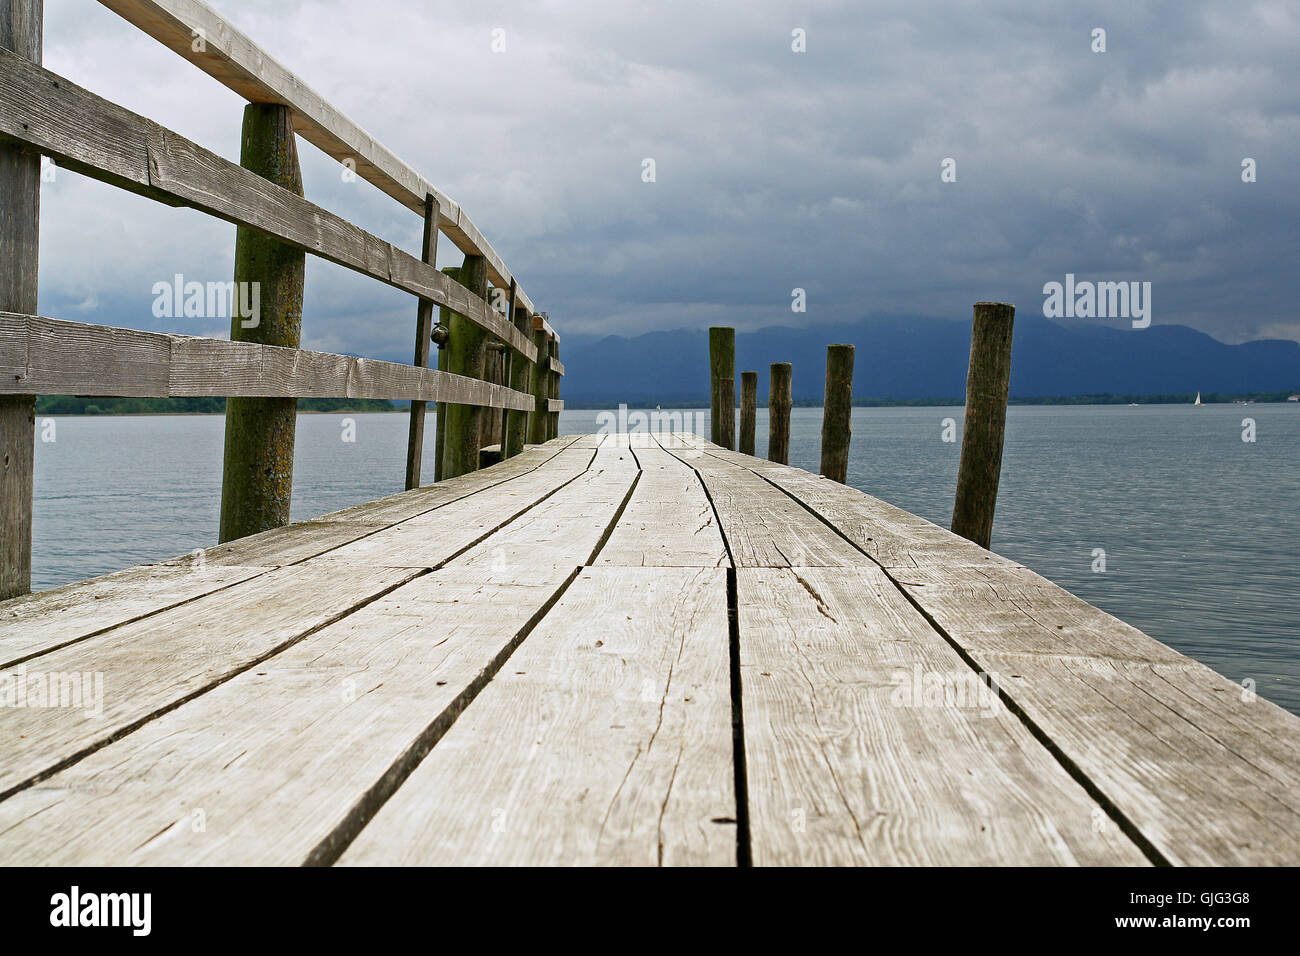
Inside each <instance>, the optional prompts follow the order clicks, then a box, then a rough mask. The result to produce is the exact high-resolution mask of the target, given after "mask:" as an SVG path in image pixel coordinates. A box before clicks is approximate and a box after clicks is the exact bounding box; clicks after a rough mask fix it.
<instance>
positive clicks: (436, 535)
mask: <svg viewBox="0 0 1300 956" xmlns="http://www.w3.org/2000/svg"><path fill="white" fill-rule="evenodd" d="M591 460H592V454H591V452H590V451H587V450H571V451H564V452H561V453H560V454H559V455H557V456H556V457H555V458H554V459H552V460H551V461H549V462H548V463H547V464H546V465H545V466H544V467H542V468H538V469H536V470H534V471H530V472H528V473H526V474H523V475H520V476H519V477H517V478H513V479H511V480H510V481H508V482H504V483H500V484H494V485H491V486H489V487H486V488H484V489H482V490H480V491H478V492H476V493H475V494H474V495H473V496H472V497H471V498H461V499H458V500H455V501H452V502H450V503H449V504H446V505H444V506H442V507H439V508H437V509H435V510H432V511H428V512H425V513H423V514H419V515H416V516H414V517H412V518H409V519H407V520H405V521H402V522H401V523H400V524H395V525H393V526H392V527H389V528H384V529H383V530H381V531H377V532H375V533H374V534H370V535H367V536H366V537H363V538H358V539H357V540H356V541H353V542H351V543H349V544H345V545H343V546H342V547H339V548H336V549H334V550H332V551H330V552H328V553H326V554H324V555H322V556H321V558H320V559H319V560H322V561H327V562H330V563H335V564H359V565H377V566H382V567H400V568H433V567H437V566H439V565H440V564H442V563H443V562H445V561H447V560H448V559H449V558H450V557H451V556H452V555H453V554H455V553H456V552H457V551H459V550H461V549H463V548H466V547H468V546H470V545H471V544H473V543H474V542H476V541H478V540H479V539H480V538H482V537H484V536H485V535H488V534H491V533H492V532H493V531H495V530H497V529H499V528H501V527H502V526H504V525H506V524H507V523H509V522H511V521H514V520H516V519H518V518H520V517H521V516H522V515H524V513H525V512H526V511H528V509H530V508H533V507H534V506H535V505H537V504H538V503H539V502H541V501H543V500H547V499H548V496H551V495H553V494H555V493H556V491H557V489H560V488H562V487H564V486H565V485H567V484H568V483H569V482H572V481H574V480H575V479H577V478H579V477H580V476H582V475H583V473H584V472H586V471H587V470H588V467H589V466H590V464H591ZM551 507H553V502H551V503H549V504H548V506H547V510H548V511H549V510H550V508H551Z"/></svg>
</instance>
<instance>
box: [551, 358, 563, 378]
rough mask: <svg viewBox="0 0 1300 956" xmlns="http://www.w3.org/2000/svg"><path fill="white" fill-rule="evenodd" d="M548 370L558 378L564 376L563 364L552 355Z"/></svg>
mask: <svg viewBox="0 0 1300 956" xmlns="http://www.w3.org/2000/svg"><path fill="white" fill-rule="evenodd" d="M550 369H551V371H552V372H554V373H555V374H556V375H559V376H561V377H563V375H564V363H563V362H561V361H560V360H559V359H557V358H556V357H555V356H554V355H552V356H551V358H550Z"/></svg>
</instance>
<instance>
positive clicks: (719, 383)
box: [709, 325, 736, 450]
mask: <svg viewBox="0 0 1300 956" xmlns="http://www.w3.org/2000/svg"><path fill="white" fill-rule="evenodd" d="M724 389H725V390H726V392H727V396H724V395H723V390H724ZM724 399H725V403H726V404H725V407H724V405H723V403H724ZM728 409H729V411H728ZM709 431H710V435H709V438H710V440H711V441H712V442H713V443H714V444H715V445H721V446H722V447H723V448H730V449H732V450H734V449H735V447H736V330H735V329H732V328H726V327H723V326H717V325H715V326H713V327H711V328H710V329H709Z"/></svg>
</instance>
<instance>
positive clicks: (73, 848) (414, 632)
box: [0, 570, 571, 865]
mask: <svg viewBox="0 0 1300 956" xmlns="http://www.w3.org/2000/svg"><path fill="white" fill-rule="evenodd" d="M569 573H571V572H569ZM567 577H568V573H566V572H553V573H552V574H551V575H550V577H549V578H547V577H541V578H533V577H531V576H529V577H526V578H524V579H521V580H511V579H505V580H502V579H500V578H495V579H493V580H490V581H489V580H487V579H486V578H485V576H484V575H483V574H482V573H480V572H479V571H473V572H466V571H459V572H453V571H451V570H444V571H440V572H437V573H435V574H431V575H427V576H425V577H422V578H419V579H417V580H414V581H411V582H410V583H409V584H407V585H404V586H403V587H401V588H399V589H397V590H396V591H393V592H392V593H390V594H388V595H387V596H385V597H383V598H380V599H379V600H378V601H376V602H374V603H373V604H370V605H368V606H366V607H364V608H362V609H360V610H358V611H356V612H355V613H353V614H351V615H349V616H347V617H345V618H344V619H343V620H341V621H338V622H336V623H334V624H331V625H329V626H328V627H325V628H323V629H322V630H320V631H317V632H316V633H314V634H311V635H310V636H308V637H307V638H305V639H304V640H303V641H301V642H300V643H298V644H295V645H294V646H293V647H291V648H289V649H287V650H285V651H283V652H282V653H280V654H277V655H275V656H274V657H272V658H270V659H269V660H267V661H264V662H262V663H261V664H259V665H258V666H257V667H256V668H255V669H253V670H250V671H245V672H244V673H242V674H240V675H238V676H237V677H235V678H233V679H232V680H230V681H228V682H226V683H224V684H222V685H220V686H218V687H216V688H214V689H212V690H211V691H209V692H208V693H206V694H204V695H202V696H201V697H198V698H196V699H195V700H193V701H190V702H189V703H187V704H185V705H184V706H182V707H180V708H178V709H176V710H174V711H172V712H170V713H168V714H165V715H163V716H162V717H160V718H158V719H157V720H154V721H152V722H150V723H148V724H146V725H145V726H143V727H141V728H140V729H139V730H137V731H136V732H135V733H133V734H129V735H128V736H126V737H125V738H124V739H122V740H119V741H117V742H115V743H113V744H112V745H111V746H109V747H106V748H104V749H103V750H101V751H99V752H98V753H95V754H92V755H91V756H89V757H87V758H86V759H85V760H83V761H81V762H80V763H78V764H75V765H73V766H72V767H69V768H68V769H66V770H64V771H62V772H60V773H58V774H55V775H54V776H53V777H52V778H50V779H49V780H46V781H44V782H43V783H39V784H37V785H36V786H34V787H32V788H30V789H28V790H25V791H23V792H21V793H18V794H15V795H14V796H12V797H10V798H9V799H8V800H6V801H3V802H0V831H2V832H0V863H5V864H16V863H34V862H37V861H39V862H42V863H45V864H53V863H56V862H59V861H62V862H67V863H74V862H75V863H77V864H79V865H93V864H103V865H123V864H151V865H192V864H222V865H296V864H300V863H302V862H303V861H304V860H306V859H307V857H308V855H309V854H310V853H311V852H312V849H313V848H314V847H315V846H317V845H318V844H319V843H321V842H322V841H324V840H326V839H327V838H328V837H329V836H330V834H331V832H332V831H334V830H335V829H336V828H337V827H339V826H341V825H342V824H343V823H344V822H345V820H347V818H348V816H349V814H350V813H352V812H353V811H354V808H356V807H357V806H365V805H366V803H367V794H368V792H369V791H370V790H371V788H372V787H374V786H375V785H376V783H377V782H378V781H380V780H381V779H382V778H383V777H384V775H385V774H386V773H387V772H388V771H389V769H390V767H392V766H393V765H395V764H401V763H402V762H403V761H404V760H407V759H410V758H409V757H408V748H411V747H412V746H415V745H417V743H418V741H420V740H421V739H422V738H424V737H427V738H429V741H430V743H431V742H432V740H436V739H437V737H438V736H440V735H441V733H442V732H444V731H445V730H446V727H447V726H449V725H450V724H451V722H452V721H453V720H455V719H456V716H457V714H458V713H459V712H460V710H461V709H462V708H463V706H464V704H465V702H466V700H467V699H468V698H470V697H472V695H473V693H475V692H477V690H478V688H479V687H481V686H482V684H483V683H484V682H486V680H487V679H488V678H489V677H490V676H491V674H492V672H493V671H494V670H495V667H496V666H499V662H500V661H499V659H500V658H503V656H504V655H505V654H506V653H508V651H509V649H510V648H511V646H512V644H513V643H514V642H515V641H516V640H517V638H518V635H519V634H520V633H521V632H522V631H523V630H524V629H525V627H526V626H527V625H528V623H529V621H530V619H531V618H533V617H534V616H535V615H537V614H538V612H539V609H540V608H542V607H543V606H544V605H545V603H546V602H547V600H548V599H549V598H550V597H551V596H552V595H553V594H554V592H555V591H556V590H557V589H558V588H559V587H561V586H563V584H564V581H565V580H566V578H567ZM485 607H491V613H490V614H485V613H483V610H484V608H485ZM196 820H198V821H201V826H197V827H196V825H195V822H196ZM42 846H43V847H44V848H43V849H42V848H41V847H42Z"/></svg>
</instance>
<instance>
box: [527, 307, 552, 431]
mask: <svg viewBox="0 0 1300 956" xmlns="http://www.w3.org/2000/svg"><path fill="white" fill-rule="evenodd" d="M533 345H534V346H536V348H537V361H535V362H534V363H533V364H532V367H531V369H530V373H531V374H530V379H529V381H530V384H531V386H532V388H531V391H532V393H533V410H532V411H531V412H529V413H528V442H529V444H532V445H540V444H542V443H543V442H545V441H546V440H547V438H548V435H547V431H548V430H549V429H550V412H549V410H548V407H547V404H546V399H547V397H548V396H549V395H550V389H551V381H550V356H551V337H550V335H548V334H547V332H546V327H545V326H544V325H543V324H542V317H541V316H540V315H535V316H533Z"/></svg>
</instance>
